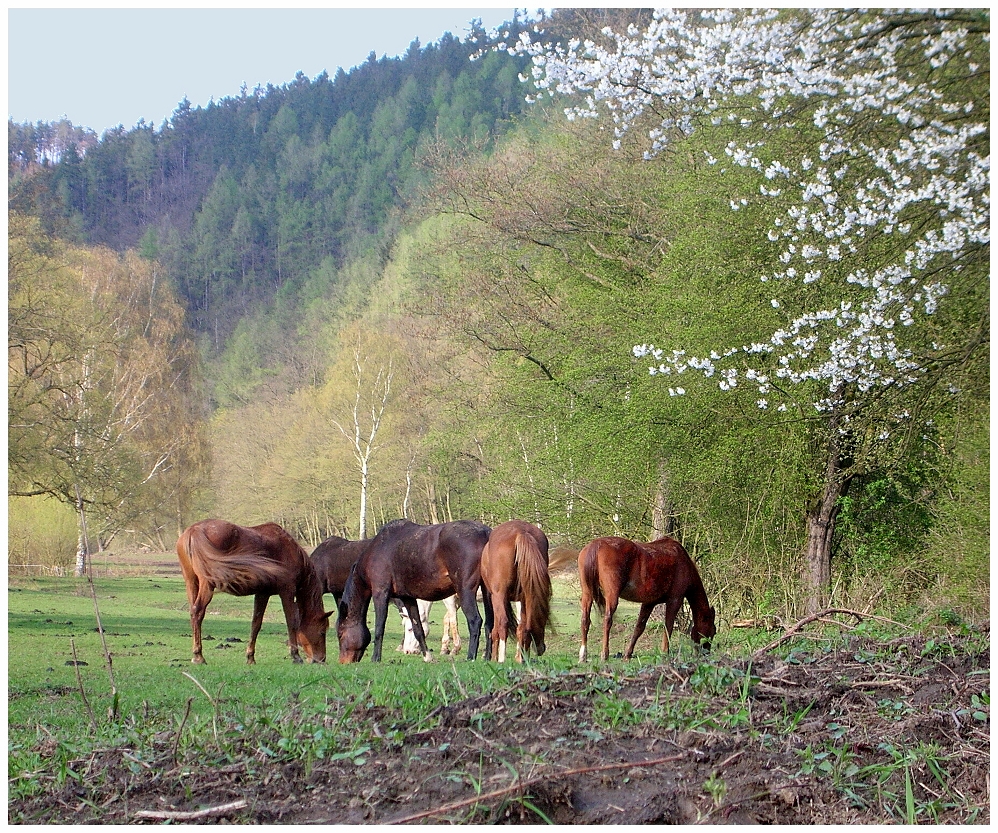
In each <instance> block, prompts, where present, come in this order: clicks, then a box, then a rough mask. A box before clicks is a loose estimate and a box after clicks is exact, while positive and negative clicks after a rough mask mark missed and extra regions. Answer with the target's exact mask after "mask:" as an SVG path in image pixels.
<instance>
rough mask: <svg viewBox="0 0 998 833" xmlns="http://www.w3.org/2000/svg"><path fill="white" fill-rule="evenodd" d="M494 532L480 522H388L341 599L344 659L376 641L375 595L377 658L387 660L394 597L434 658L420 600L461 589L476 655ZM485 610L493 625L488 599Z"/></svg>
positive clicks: (355, 658) (359, 655)
mask: <svg viewBox="0 0 998 833" xmlns="http://www.w3.org/2000/svg"><path fill="white" fill-rule="evenodd" d="M489 532H490V530H489V528H488V527H487V526H485V525H484V524H480V523H477V522H476V521H451V522H449V523H443V524H431V525H429V526H422V525H420V524H414V523H412V522H411V521H406V520H397V521H390V522H389V523H387V524H385V525H384V526H383V527H382V528H381V529H380V530H379V531H378V534H377V535H375V536H374V538H372V539H371V546H370V547H369V548H368V549H367V551H366V552H364V553H363V554H362V555H361V557H360V558H359V559H358V561H357V563H356V564H355V565H354V567H353V570H352V571H351V573H350V578H349V579H348V580H347V584H346V587H345V588H344V590H343V598H341V599H340V604H339V617H338V619H337V622H336V633H337V636H338V637H339V641H340V662H341V663H348V662H359V661H360V659H361V658H362V657H363V656H364V651H365V650H366V649H367V646H368V645H369V644H370V643H371V631H370V629H369V628H368V627H367V611H368V608H369V607H370V605H371V601H372V600H373V601H374V613H375V617H374V618H375V625H374V652H373V653H372V655H371V660H372V661H373V662H381V644H382V642H383V640H384V636H385V621H386V620H387V618H388V601H389V599H391V598H396V599H399V600H400V601H401V602H402V603H403V604H404V605H405V608H406V610H407V611H408V612H409V619H410V620H411V621H412V630H413V633H414V634H415V636H416V640H417V641H418V642H419V647H420V650H421V652H422V654H423V658H424V659H427V660H428V659H429V652H428V651H427V648H426V635H425V633H424V631H423V625H422V622H420V620H419V610H418V608H417V605H416V600H417V599H426V600H427V601H439V600H440V599H445V598H447V596H451V595H453V594H454V593H455V592H456V593H457V595H458V598H459V599H460V603H461V609H462V610H463V611H464V616H465V619H467V620H468V634H469V644H468V659H475V657H476V656H477V654H478V640H479V637H480V635H481V629H482V615H481V613H479V611H478V602H477V600H476V597H477V595H478V589H479V587H480V585H481V561H482V549H483V548H484V546H485V544H486V543H487V542H488V540H489ZM485 615H486V624H487V625H488V626H489V627H491V625H492V611H491V608H490V606H489V604H488V602H486V605H485Z"/></svg>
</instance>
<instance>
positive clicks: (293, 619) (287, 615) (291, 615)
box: [246, 593, 301, 665]
mask: <svg viewBox="0 0 998 833" xmlns="http://www.w3.org/2000/svg"><path fill="white" fill-rule="evenodd" d="M261 596H263V594H262V593H260V594H259V595H258V596H257V597H256V598H257V600H258V602H259V599H260V597H261ZM267 598H268V597H266V596H264V600H263V606H262V607H261V609H260V622H261V623H262V622H263V610H264V609H265V608H266V607H267ZM281 605H282V606H283V607H284V621H285V622H287V624H288V646H289V647H290V648H291V661H292V662H293V663H295V665H301V655H300V654H299V653H298V628H299V627H300V626H301V622H300V618H299V614H298V606H297V605H296V604H295V597H294V594H293V593H289V594H287V595H285V594H284V593H282V594H281ZM255 608H256V606H255V605H254V611H255ZM253 624H254V626H255V627H256V631H254V633H253V642H256V633H257V632H258V631H259V630H260V625H258V624H257V622H256V615H255V613H254V616H253ZM246 656H247V657H249V652H248V651H247V653H246Z"/></svg>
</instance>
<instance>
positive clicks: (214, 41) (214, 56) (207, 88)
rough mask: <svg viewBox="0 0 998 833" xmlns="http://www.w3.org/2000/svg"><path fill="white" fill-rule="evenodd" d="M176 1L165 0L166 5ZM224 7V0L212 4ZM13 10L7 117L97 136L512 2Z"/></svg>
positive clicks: (506, 12)
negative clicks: (62, 124) (486, 5)
mask: <svg viewBox="0 0 998 833" xmlns="http://www.w3.org/2000/svg"><path fill="white" fill-rule="evenodd" d="M168 5H169V4H168V3H158V4H157V6H161V7H165V6H168ZM215 5H222V4H213V6H215ZM295 6H296V7H298V6H305V7H303V8H293V9H283V10H282V9H273V8H269V9H268V8H250V7H240V8H211V9H201V8H197V9H195V8H155V9H151V8H101V9H92V8H91V9H84V8H68V7H62V8H39V7H37V6H34V5H33V6H32V8H10V7H8V10H7V48H8V75H7V85H8V86H7V116H8V118H10V119H13V120H14V121H15V122H18V123H23V122H32V123H34V122H37V121H46V122H51V121H58V120H59V119H61V118H62V117H64V116H65V117H66V118H68V119H69V120H70V121H71V122H72V123H73V124H75V125H77V126H81V127H89V128H91V129H92V130H94V131H95V132H96V133H97V134H98V135H101V134H102V133H103V132H104V131H105V130H107V129H109V128H113V127H116V126H117V125H119V124H120V125H122V126H124V127H125V128H126V129H130V128H132V127H134V126H135V125H136V124H137V123H138V122H139V120H140V119H144V120H145V122H146V123H147V124H151V125H153V126H154V127H156V128H157V129H158V128H159V127H160V126H161V125H162V124H163V121H164V120H165V119H168V118H169V117H170V116H171V115H172V114H173V112H174V110H176V108H177V105H178V104H179V103H180V101H181V100H182V99H183V98H184V97H185V96H186V97H187V99H188V100H189V101H190V102H191V104H192V105H193V106H195V107H197V106H202V107H203V106H205V105H207V104H208V102H209V100H211V99H212V98H214V99H215V100H216V101H218V100H220V99H222V98H226V97H230V96H238V95H239V90H240V87H242V85H243V84H244V83H245V84H246V86H247V87H248V88H249V89H250V90H252V89H253V88H254V87H255V86H256V85H257V84H260V85H261V86H263V87H266V86H267V84H268V83H271V84H273V85H274V86H275V87H279V86H281V85H283V84H286V83H288V82H290V81H292V80H293V79H294V77H295V73H297V72H298V71H299V70H300V71H301V72H303V73H304V74H305V75H306V76H308V77H309V78H310V79H314V78H315V77H316V76H317V75H319V74H320V73H321V72H322V71H323V70H326V71H327V72H328V73H329V75H330V76H334V75H335V74H336V70H337V68H339V67H342V68H343V69H344V70H345V71H349V70H350V69H351V68H352V67H355V66H358V65H359V64H362V63H364V61H366V60H367V57H368V55H369V54H370V53H371V52H372V51H373V52H376V53H377V55H378V57H379V58H381V57H382V56H384V55H388V56H389V57H393V56H395V55H399V54H402V53H404V52H405V51H406V50H407V49H408V48H409V44H410V43H412V41H413V40H414V39H416V38H418V39H419V42H420V45H422V46H426V45H428V44H430V43H433V42H435V41H437V40H439V38H440V37H441V36H442V35H443V34H444V33H445V32H450V33H451V34H452V35H454V37H456V38H459V39H461V40H463V39H464V38H466V37H467V35H468V32H469V30H470V25H469V24H470V23H471V21H472V20H473V19H475V18H479V19H481V21H482V24H483V25H484V26H485V28H486V29H491V28H493V27H496V26H499V25H500V24H502V23H503V22H505V21H509V20H512V18H513V9H512V8H509V9H467V8H442V7H436V8H432V9H431V8H426V9H421V8H412V7H404V8H377V7H370V6H368V7H367V8H364V9H356V8H354V9H351V8H336V7H328V5H327V7H326V8H321V9H320V8H308V7H307V4H303V3H300V2H297V3H295Z"/></svg>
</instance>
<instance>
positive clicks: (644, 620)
mask: <svg viewBox="0 0 998 833" xmlns="http://www.w3.org/2000/svg"><path fill="white" fill-rule="evenodd" d="M654 609H655V603H654V602H651V603H649V604H643V605H641V612H640V613H638V621H637V624H636V625H635V626H634V634H633V635H632V636H631V644H630V645H628V646H627V653H625V654H624V659H630V658H631V656H632V655H633V654H634V646H635V645H637V644H638V638H639V637H640V636H641V634H643V633H644V632H645V625H647V624H648V617H649V616H651V612H652V611H653V610H654Z"/></svg>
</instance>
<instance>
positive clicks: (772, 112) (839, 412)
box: [509, 9, 990, 612]
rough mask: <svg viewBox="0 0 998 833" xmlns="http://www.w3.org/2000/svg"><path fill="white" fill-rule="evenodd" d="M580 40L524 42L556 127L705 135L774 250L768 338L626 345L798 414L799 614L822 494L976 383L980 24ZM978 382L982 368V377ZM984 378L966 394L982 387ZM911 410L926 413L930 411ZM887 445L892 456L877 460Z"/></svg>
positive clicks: (811, 24)
mask: <svg viewBox="0 0 998 833" xmlns="http://www.w3.org/2000/svg"><path fill="white" fill-rule="evenodd" d="M603 36H604V37H603V39H602V40H601V42H600V43H596V42H593V41H584V42H583V41H579V40H571V41H568V42H553V41H550V40H547V39H545V38H544V37H543V33H537V34H535V36H534V37H531V36H530V35H529V34H527V33H524V34H522V35H521V36H520V40H519V41H518V42H516V43H514V44H510V45H509V48H510V49H511V50H512V51H515V52H519V53H522V54H529V55H530V56H532V58H533V81H534V84H535V85H536V87H537V88H538V89H539V90H540V91H542V93H547V94H549V95H551V96H555V95H559V94H564V95H573V96H575V99H574V103H572V105H571V106H570V107H569V108H568V109H567V110H566V114H567V115H568V116H569V118H578V117H593V118H595V117H597V116H598V115H599V114H600V113H601V112H605V113H607V114H608V115H609V117H610V118H611V119H612V122H613V129H614V132H615V136H616V141H615V146H617V145H619V143H620V141H621V139H622V138H623V137H624V135H625V134H627V133H628V132H633V131H635V130H640V129H644V130H645V131H646V132H647V140H646V141H647V150H646V156H647V157H649V158H651V157H655V156H659V155H662V154H667V153H668V152H669V149H670V147H671V146H672V145H674V144H676V141H675V140H678V139H681V138H682V137H684V136H689V135H691V134H692V133H693V132H694V131H705V132H706V135H708V136H724V137H725V138H729V137H730V136H731V135H732V132H731V131H732V130H734V131H735V132H734V135H735V139H734V140H730V139H729V140H728V141H723V140H719V144H720V146H719V147H717V149H716V152H711V153H708V155H707V159H706V161H707V162H708V163H709V164H711V165H714V166H716V170H717V171H718V175H719V176H722V175H723V171H724V170H725V169H729V170H730V169H734V168H736V167H741V168H744V169H746V170H747V171H751V172H754V174H755V175H756V176H757V177H758V183H757V184H758V191H757V192H756V193H755V194H744V195H743V194H739V195H736V198H735V199H733V200H732V201H731V209H732V210H733V211H748V212H752V211H756V212H758V216H759V217H761V218H765V219H764V220H760V229H759V232H760V234H761V235H765V236H766V237H767V238H768V243H769V244H771V245H774V246H776V247H777V248H776V255H775V256H774V259H773V263H772V269H771V270H767V271H766V272H765V274H761V275H755V276H752V277H753V279H758V280H761V281H763V282H765V283H766V285H767V286H768V287H769V288H770V289H769V296H770V300H769V302H768V303H769V304H770V305H771V307H772V309H771V310H770V314H772V312H773V310H776V312H777V314H778V315H780V316H782V324H781V326H779V327H778V328H776V329H775V330H771V329H770V330H765V331H762V330H760V331H752V329H751V328H752V326H753V324H754V322H757V321H759V320H762V316H758V315H752V314H751V311H747V314H746V317H745V321H746V333H745V342H744V343H742V344H733V345H732V344H723V345H722V344H719V345H717V346H716V348H715V349H713V350H711V351H709V352H706V353H705V354H703V355H692V354H691V353H690V352H687V345H683V344H661V343H660V344H657V345H656V344H642V345H638V346H636V347H635V348H634V353H635V355H636V356H638V357H647V358H649V360H650V363H651V368H650V370H651V373H653V374H660V375H662V376H666V377H668V378H669V379H670V382H669V388H668V390H669V393H670V394H672V395H682V393H683V392H684V390H685V389H684V387H683V386H682V383H681V382H680V381H679V380H678V378H677V377H679V376H681V375H682V374H684V373H691V372H692V373H694V374H700V375H701V376H702V377H703V378H705V379H707V380H709V382H710V383H714V382H716V383H717V385H718V388H719V390H720V391H731V390H733V389H735V388H738V387H739V386H741V387H742V389H743V390H744V387H745V386H746V385H747V386H753V387H754V388H757V390H758V398H757V405H758V408H759V409H760V415H761V416H763V417H766V418H771V419H777V420H782V419H791V418H793V419H797V420H802V419H803V420H809V421H811V422H812V423H813V425H814V426H815V429H816V431H817V432H818V436H819V437H820V443H821V447H822V448H823V453H822V455H821V458H820V465H819V466H817V467H816V468H820V469H821V471H816V472H815V483H816V484H817V485H816V489H815V498H814V501H813V503H812V505H811V506H809V507H808V510H807V527H808V529H807V545H806V552H805V558H804V562H805V586H806V588H807V598H808V603H807V607H808V609H809V611H810V612H814V611H816V610H818V609H820V608H821V607H822V606H823V605H824V604H825V603H826V602H827V593H828V588H829V584H830V577H831V551H832V533H833V531H834V525H835V517H836V513H837V507H838V505H839V499H840V498H841V497H842V496H843V495H844V494H845V491H846V489H847V488H848V485H849V482H850V479H851V478H852V477H854V476H855V475H856V474H857V473H860V472H863V471H870V470H872V469H874V468H876V467H877V466H883V465H886V464H887V463H886V461H887V460H888V458H889V457H890V455H891V454H892V453H893V454H894V455H896V454H897V449H898V447H899V445H900V444H904V443H909V444H910V443H911V442H913V441H914V442H918V441H919V440H920V438H921V437H922V436H923V435H924V433H925V431H926V427H925V426H926V424H927V421H928V420H929V417H930V416H931V413H930V410H931V408H938V407H939V406H940V404H941V402H942V400H943V399H944V398H945V396H947V395H948V396H950V397H953V396H957V395H959V389H960V387H961V386H964V385H967V384H974V383H975V382H976V383H980V382H981V375H982V370H981V367H982V365H981V361H982V356H984V355H985V354H986V352H987V343H988V339H989V317H988V301H987V296H988V291H989V290H988V285H989V278H990V273H989V245H990V233H989V223H990V202H989V173H990V155H989V93H990V78H989V41H990V16H989V13H988V12H987V11H986V10H971V9H959V10H949V11H947V10H930V11H912V12H906V11H894V10H873V11H867V12H860V11H850V10H842V9H824V10H822V9H816V10H803V9H799V10H783V11H753V12H746V11H733V10H722V11H716V12H711V13H707V12H705V13H699V14H697V13H694V12H685V11H657V12H656V13H655V15H654V19H653V22H652V23H651V24H650V25H649V26H648V27H647V28H646V29H645V30H643V31H642V30H638V29H636V28H633V27H632V28H631V29H630V30H629V31H627V32H625V33H615V32H612V31H610V30H608V29H607V30H604V32H603ZM983 374H984V375H985V376H986V371H983ZM984 384H986V379H985V380H984ZM930 402H931V405H930V404H929V403H930ZM892 449H893V451H892Z"/></svg>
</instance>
